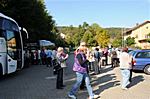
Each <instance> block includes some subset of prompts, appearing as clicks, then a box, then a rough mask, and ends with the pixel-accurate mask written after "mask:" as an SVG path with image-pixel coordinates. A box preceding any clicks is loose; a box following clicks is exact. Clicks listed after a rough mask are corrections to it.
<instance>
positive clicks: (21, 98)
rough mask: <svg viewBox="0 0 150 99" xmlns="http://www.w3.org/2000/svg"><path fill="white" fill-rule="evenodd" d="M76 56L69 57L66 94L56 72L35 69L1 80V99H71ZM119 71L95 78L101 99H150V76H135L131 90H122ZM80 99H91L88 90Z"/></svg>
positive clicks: (105, 68) (107, 69) (107, 71)
mask: <svg viewBox="0 0 150 99" xmlns="http://www.w3.org/2000/svg"><path fill="white" fill-rule="evenodd" d="M71 60H73V55H70V56H69V60H68V69H67V74H66V75H65V76H64V84H65V85H66V87H65V88H64V89H63V90H58V89H56V86H55V83H56V76H55V75H53V72H52V68H48V67H46V66H45V65H33V66H30V67H29V68H26V69H23V70H21V71H19V72H16V73H14V74H11V75H8V76H6V77H4V78H3V79H0V89H1V90H0V99H68V97H67V93H68V92H69V90H70V89H71V87H72V85H73V84H74V83H75V73H74V72H73V71H72V63H73V61H71ZM120 81H121V76H120V70H119V68H118V67H117V68H114V69H112V68H110V66H103V67H102V70H101V73H100V74H99V75H92V76H91V83H92V87H93V89H94V92H95V93H96V94H99V95H100V99H150V76H149V75H146V74H144V73H141V72H136V73H133V78H132V83H131V85H130V88H129V90H127V91H124V90H122V89H121V87H120V83H121V82H120ZM77 97H78V99H87V98H88V94H87V91H86V90H80V91H79V92H78V95H77Z"/></svg>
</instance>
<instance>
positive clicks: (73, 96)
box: [68, 94, 77, 99]
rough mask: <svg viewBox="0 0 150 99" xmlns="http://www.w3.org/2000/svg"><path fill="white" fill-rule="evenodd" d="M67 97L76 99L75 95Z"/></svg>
mask: <svg viewBox="0 0 150 99" xmlns="http://www.w3.org/2000/svg"><path fill="white" fill-rule="evenodd" d="M68 97H69V98H71V99H77V97H76V96H75V95H70V94H68Z"/></svg>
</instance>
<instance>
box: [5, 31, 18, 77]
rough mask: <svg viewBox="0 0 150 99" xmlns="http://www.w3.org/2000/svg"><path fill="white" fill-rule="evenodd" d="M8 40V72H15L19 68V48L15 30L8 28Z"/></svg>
mask: <svg viewBox="0 0 150 99" xmlns="http://www.w3.org/2000/svg"><path fill="white" fill-rule="evenodd" d="M5 33H6V40H7V53H8V55H7V70H8V71H7V73H8V74H9V73H12V72H15V71H16V69H17V55H16V54H17V48H16V38H15V34H14V32H13V31H9V30H6V32H5Z"/></svg>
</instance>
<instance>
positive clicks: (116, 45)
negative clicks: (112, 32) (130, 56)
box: [112, 39, 122, 47]
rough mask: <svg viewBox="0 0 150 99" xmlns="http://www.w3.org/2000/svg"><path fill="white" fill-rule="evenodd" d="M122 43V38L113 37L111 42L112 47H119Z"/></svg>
mask: <svg viewBox="0 0 150 99" xmlns="http://www.w3.org/2000/svg"><path fill="white" fill-rule="evenodd" d="M121 45H122V39H114V40H113V42H112V46H113V47H120V46H121Z"/></svg>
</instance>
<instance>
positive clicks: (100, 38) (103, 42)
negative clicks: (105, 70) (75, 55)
mask: <svg viewBox="0 0 150 99" xmlns="http://www.w3.org/2000/svg"><path fill="white" fill-rule="evenodd" d="M96 34H97V35H96V41H97V42H98V44H99V46H101V47H106V46H108V43H109V41H110V36H109V35H108V33H107V31H105V30H103V29H99V30H97V32H96Z"/></svg>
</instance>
